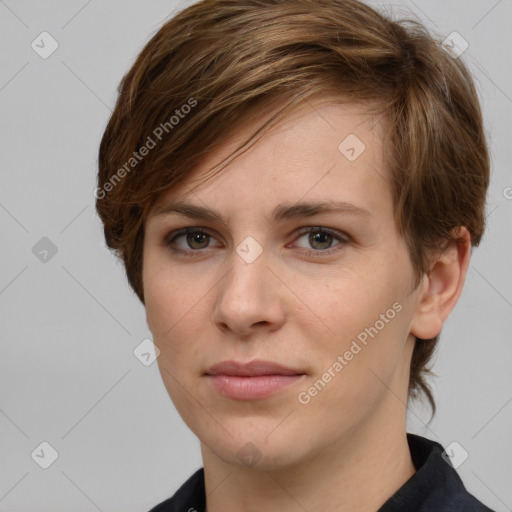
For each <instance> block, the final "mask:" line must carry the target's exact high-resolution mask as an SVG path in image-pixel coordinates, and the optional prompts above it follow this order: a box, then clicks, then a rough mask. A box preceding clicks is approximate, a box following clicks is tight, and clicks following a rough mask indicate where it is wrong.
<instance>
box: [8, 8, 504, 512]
mask: <svg viewBox="0 0 512 512" xmlns="http://www.w3.org/2000/svg"><path fill="white" fill-rule="evenodd" d="M189 3H191V2H181V3H180V4H179V5H178V3H177V2H173V1H170V0H168V1H162V0H153V1H151V2H144V1H142V0H137V1H135V0H131V1H126V0H125V1H121V0H108V1H102V2H100V1H99V0H90V1H85V0H73V1H66V2H64V1H50V0H47V1H36V0H6V1H0V40H1V58H2V65H1V69H0V108H1V116H0V124H1V134H2V135H1V139H0V140H1V142H0V143H1V149H2V151H1V177H2V187H1V188H0V223H1V234H2V250H1V251H0V312H1V317H0V336H1V338H0V339H1V344H0V349H1V353H0V367H1V368H0V511H2V512H28V511H30V512H50V511H51V512H59V511H67V512H70V511H71V512H73V511H77V512H86V511H97V510H100V511H112V512H121V511H123V512H144V511H147V510H148V509H149V508H150V507H151V506H153V505H155V504H156V503H158V502H159V501H161V500H163V499H164V498H166V497H168V496H169V495H170V494H172V493H173V492H174V491H175V490H176V489H177V487H178V486H179V485H180V484H181V483H182V482H183V481H184V480H185V479H186V478H188V476H189V475H190V474H191V473H192V472H193V471H194V470H195V469H197V468H198V467H200V466H201V458H200V452H199V446H198V442H197V440H196V438H195V437H194V436H193V435H192V434H191V433H190V432H189V431H188V429H187V428H186V427H185V425H184V424H183V422H182V421H181V419H180V417H179V416H178V414H177V413H176V412H175V410H174V407H173V405H172V403H171V401H170V399H169V398H168V396H167V394H166V392H165V389H164V387H163V385H162V383H161V380H160V376H159V374H158V370H157V365H156V363H155V364H153V365H151V366H148V367H146V366H144V365H143V364H141V362H140V361H139V360H138V359H136V358H135V357H134V355H133V350H134V349H135V347H137V345H138V344H139V343H140V342H141V341H142V340H143V339H144V338H150V337H151V334H150V332H149V330H148V328H147V326H146V322H145V315H144V309H143V307H142V306H141V304H139V302H138V300H137V299H136V297H135V295H134V294H133V293H132V292H131V291H130V290H129V288H128V285H127V283H126V280H125V277H124V271H123V268H122V266H121V264H120V263H118V262H116V260H115V258H114V257H113V256H112V255H111V254H110V253H109V252H108V251H107V250H106V249H105V247H104V242H103V238H102V230H101V226H100V222H99V220H98V219H97V217H96V215H95V212H94V196H93V190H94V188H95V180H96V178H95V172H96V164H97V151H98V145H99V142H100V138H101V135H102V133H103V130H104V128H105V125H106V122H107V120H108V117H109V114H110V110H111V108H112V107H113V105H114V101H115V98H116V87H117V85H118V82H119V80H120V79H121V77H122V76H123V74H124V73H125V72H126V71H127V70H128V67H129V66H130V65H131V63H132V62H133V59H134V58H135V56H136V55H137V53H138V52H139V51H140V50H141V49H142V47H143V45H144V44H145V42H146V41H147V40H148V39H149V37H150V36H151V35H152V34H153V33H154V32H155V31H156V30H157V29H158V28H159V27H160V25H161V24H162V23H163V21H164V20H165V19H167V18H168V17H169V16H170V15H172V13H173V12H175V10H176V9H177V8H178V7H179V8H181V7H184V6H185V5H188V4H189ZM374 4H375V5H377V6H380V7H382V8H383V9H384V10H387V11H390V10H393V11H395V12H398V13H400V12H402V13H405V14H407V13H410V12H413V13H414V14H415V15H417V16H418V17H419V18H420V19H422V20H423V21H424V22H425V23H427V24H428V25H429V26H430V27H431V28H433V29H434V30H435V31H436V32H437V33H439V34H441V35H444V36H447V35H448V34H450V33H451V32H452V31H457V32H459V33H460V34H461V35H462V36H463V37H464V38H465V39H466V40H467V41H468V43H469V48H468V50H467V51H466V52H465V53H464V58H465V60H466V61H467V62H468V63H469V65H470V67H471V69H472V71H473V73H474V75H475V77H476V80H477V84H478V88H479V93H480V96H481V100H482V105H483V109H484V115H485V118H486V129H487V132H488V136H489V141H490V145H491V151H492V159H493V174H492V183H491V186H490V192H489V201H488V228H487V233H486V235H485V238H484V240H483V242H482V245H481V247H480V248H478V249H476V251H475V252H474V254H473V258H472V263H471V267H470V270H469V275H468V277H467V282H466V287H465V290H464V292H463V295H462V298H461V300H460V302H459V304H458V306H457V308H456V309H455V311H454V313H453V314H452V316H451V317H450V319H449V320H448V322H447V324H446V326H445V329H444V331H443V334H442V340H441V344H440V347H439V352H438V357H437V362H436V365H435V371H436V372H437V374H438V375H439V377H438V378H437V379H436V380H435V381H434V390H435V395H436V398H437V402H438V407H439V409H438V414H437V416H436V418H435V419H434V421H432V423H430V424H429V425H428V426H427V425H426V424H425V423H426V421H428V418H429V414H428V410H427V409H425V408H422V407H420V406H419V405H415V406H414V407H411V408H410V411H409V418H408V430H409V431H410V432H415V433H418V434H421V435H424V436H426V437H430V438H432V439H435V440H437V441H439V442H441V443H442V444H443V445H444V446H447V445H448V444H449V443H451V442H452V441H457V442H458V443H460V445H461V446H463V447H464V448H465V450H466V451H467V452H468V453H469V457H468V459H467V460H466V461H465V462H464V463H463V464H462V465H461V466H460V467H459V468H458V471H459V474H460V475H461V477H462V479H463V481H464V483H465V485H466V487H467V488H468V489H469V490H470V492H472V493H473V494H475V495H476V496H477V497H478V498H479V499H481V500H482V501H484V502H485V503H486V504H487V505H489V506H491V507H492V508H494V509H496V510H497V511H505V510H512V508H511V507H512V486H511V485H510V484H511V481H512V456H511V455H512V437H511V432H512V428H511V427H512V372H511V371H510V367H511V363H512V344H511V343H510V332H511V328H512V315H511V312H512V286H511V285H512V279H511V274H512V270H511V265H510V261H512V243H511V237H510V220H511V214H512V199H510V197H512V188H510V187H512V175H511V173H510V161H511V157H512V155H511V148H512V144H511V143H510V132H511V113H512V99H511V97H512V66H511V48H512V35H511V30H510V23H511V21H512V2H511V1H510V0H498V1H489V0H472V1H464V2H463V1H460V0H459V1H455V0H451V1H447V0H442V1H440V0H429V1H422V2H419V1H416V2H412V1H403V2H402V3H397V2H380V3H377V2H374ZM43 31H47V32H49V33H50V34H51V35H52V36H53V38H55V40H56V41H57V42H58V44H59V47H58V49H57V50H56V51H55V53H53V54H52V55H51V56H50V57H49V58H47V59H42V58H41V57H40V56H39V55H38V54H37V53H36V52H35V51H34V50H33V49H32V48H31V42H32V41H33V40H34V39H35V38H36V37H37V36H38V35H39V34H40V33H41V32H43ZM507 187H508V188H507ZM507 197H508V198H507ZM42 237H47V238H49V239H50V240H51V241H52V243H53V244H54V245H55V246H56V248H57V252H56V254H55V255H53V256H51V253H49V254H48V256H47V261H46V262H42V261H40V259H38V258H37V257H36V255H35V254H34V253H33V252H32V250H33V247H34V246H35V245H36V244H37V243H38V241H39V240H40V239H41V238H42ZM39 243H43V244H44V242H39ZM36 248H39V250H41V248H40V247H39V246H36ZM36 252H37V251H36ZM43 441H46V442H48V443H50V445H51V446H53V447H54V449H55V450H56V451H57V452H58V454H59V456H58V458H57V460H56V461H55V462H54V463H53V464H52V465H51V466H50V467H49V468H48V469H42V468H41V467H39V465H38V464H36V462H35V461H34V460H33V458H32V457H31V453H32V452H33V451H34V449H36V447H38V446H39V445H40V443H41V442H43ZM43 453H45V452H43ZM45 456H48V451H47V452H46V453H45Z"/></svg>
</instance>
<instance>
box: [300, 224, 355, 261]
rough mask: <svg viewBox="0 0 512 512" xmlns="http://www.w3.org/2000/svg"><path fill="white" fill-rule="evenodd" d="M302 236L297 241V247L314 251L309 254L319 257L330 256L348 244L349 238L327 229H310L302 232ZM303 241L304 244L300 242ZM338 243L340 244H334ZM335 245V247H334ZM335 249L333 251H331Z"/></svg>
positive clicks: (314, 227) (315, 227)
mask: <svg viewBox="0 0 512 512" xmlns="http://www.w3.org/2000/svg"><path fill="white" fill-rule="evenodd" d="M299 234H300V236H299V238H297V240H296V245H297V246H298V247H301V248H304V249H311V248H312V249H314V250H313V251H311V250H310V251H308V254H313V255H318V253H327V254H330V253H331V252H334V251H335V250H338V249H335V248H336V247H338V246H339V245H344V244H346V243H348V237H347V236H343V235H342V234H340V233H335V232H333V231H331V230H330V229H327V228H322V227H317V226H313V227H308V228H304V229H302V230H301V231H300V233H299ZM301 240H303V241H302V242H300V241H301ZM336 241H338V243H334V242H336ZM333 244H334V245H333ZM331 249H333V250H331Z"/></svg>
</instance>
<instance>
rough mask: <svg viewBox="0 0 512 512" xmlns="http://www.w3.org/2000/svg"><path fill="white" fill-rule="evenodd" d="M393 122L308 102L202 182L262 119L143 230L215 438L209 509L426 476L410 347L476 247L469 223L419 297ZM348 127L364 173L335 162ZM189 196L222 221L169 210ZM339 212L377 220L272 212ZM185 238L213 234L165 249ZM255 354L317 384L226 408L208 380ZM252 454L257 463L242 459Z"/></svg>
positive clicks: (169, 340) (371, 492) (150, 317)
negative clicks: (360, 339) (415, 442)
mask: <svg viewBox="0 0 512 512" xmlns="http://www.w3.org/2000/svg"><path fill="white" fill-rule="evenodd" d="M263 120H264V117H262V118H261V119H260V121H261V122H262V121H263ZM381 123H382V121H381V120H379V119H376V118H373V117H371V116H370V115H368V114H367V113H366V112H365V110H364V109H362V107H361V106H356V105H354V104H347V103H345V104H341V103H339V104H336V103H333V102H330V103H327V102H325V103H316V104H314V105H313V104H311V103H309V104H307V105H303V106H301V107H299V108H297V109H296V110H295V111H294V113H293V115H290V116H289V117H287V118H286V119H285V120H284V121H283V122H282V123H280V124H279V125H278V126H277V127H275V128H273V129H272V130H271V131H270V132H268V133H267V134H266V135H264V137H263V138H262V139H260V140H259V141H258V142H257V143H256V144H255V145H254V146H252V147H251V148H250V149H249V150H247V151H246V152H244V153H243V154H242V155H240V156H239V157H237V158H236V159H235V160H234V161H233V162H231V163H230V164H229V166H227V167H226V168H225V169H224V170H223V171H222V172H221V173H220V174H218V175H216V176H214V177H213V178H211V179H209V180H207V181H205V182H203V183H202V184H200V185H199V186H198V183H200V180H201V177H202V176H203V175H204V173H205V171H207V170H208V169H209V168H211V167H213V166H214V165H216V164H217V163H218V162H220V161H221V160H222V159H223V158H224V157H226V156H227V155H229V154H230V153H231V151H233V150H234V149H235V148H236V147H238V145H239V144H240V142H242V141H243V140H245V139H246V137H247V136H248V135H249V134H250V133H252V132H253V131H254V130H255V128H256V126H257V125H258V123H257V122H255V121H254V120H253V121H252V122H251V124H250V125H243V126H242V127H240V129H238V130H237V131H236V133H235V135H234V136H233V137H231V138H229V139H228V140H226V141H225V142H224V143H223V144H222V145H221V146H220V147H219V148H218V149H217V150H215V151H214V152H212V153H209V154H208V156H207V158H206V159H205V160H203V161H202V162H201V163H200V165H198V166H197V168H196V169H194V170H193V173H192V174H191V175H190V176H189V177H188V178H187V180H186V181H185V182H183V183H182V184H180V186H179V188H176V189H173V190H172V191H167V192H165V193H164V194H163V195H162V196H161V197H160V198H159V200H158V201H157V203H156V205H155V209H154V211H153V213H152V214H151V215H150V216H149V217H148V219H147V222H146V231H145V240H144V254H143V257H144V264H143V283H144V295H145V306H146V312H147V322H148V326H149V328H150V329H151V331H152V334H153V337H154V342H155V344H156V345H157V346H158V348H159V350H160V356H159V358H158V364H159V368H160V372H161V375H162V378H163V381H164V384H165V386H166V389H167V391H168V393H169V395H170V397H171V399H172V401H173V403H174V404H175V406H176V408H177V410H178V412H179V413H180V415H181V416H182V418H183V419H184V421H185V422H186V424H187V425H188V426H189V428H190V429H191V430H192V431H193V432H194V433H195V434H196V435H197V437H198V438H199V440H200V442H201V451H202V456H203V462H204V468H205V478H206V494H207V496H208V497H207V509H208V511H209V512H221V511H226V510H243V511H261V510H265V511H270V512H272V511H281V512H282V511H285V512H291V511H303V510H308V511H319V510H322V511H324V512H330V511H338V512H339V511H349V510H350V511H353V510H358V511H375V510H377V509H378V508H379V507H380V506H381V505H382V504H383V503H384V502H385V501H386V500H387V499H388V498H389V497H390V496H391V495H392V494H393V493H394V492H396V491H397V490H398V489H399V488H400V487H401V486H402V485H403V484H404V483H405V482H406V481H407V480H408V479H409V478H410V477H411V476H412V475H413V474H414V472H415V468H414V466H413V464H412V460H411V457H410V453H409V449H408V445H407V440H406V426H405V425H406V404H407V398H408V397H407V386H408V379H409V367H410V361H411V356H412V351H413V348H414V343H415V338H414V336H417V337H419V338H421V339H428V338H431V337H434V336H436V335H437V334H439V332H440V330H441V328H442V325H443V323H444V321H445V319H446V317H447V316H448V314H449V313H450V311H451V310H452V308H453V306H454V305H455V303H456V302H457V300H458V297H459V295H460V292H461V289H462V286H463V283H464V278H465V274H466V270H467V266H468V263H469V257H470V243H469V234H468V233H467V230H465V228H461V229H460V230H459V234H461V235H462V236H463V237H464V239H465V242H464V243H462V244H447V246H446V250H445V252H444V253H443V254H440V255H438V256H437V257H436V259H435V260H433V263H432V270H431V272H430V273H429V275H427V276H424V278H423V279H422V281H421V283H420V285H419V286H418V287H417V288H416V289H413V283H414V273H413V267H412V264H411V261H410V259H409V254H408V251H407V247H406V245H405V241H404V240H403V238H402V237H401V236H400V235H399V233H398V231H397V228H396V226H395V224H394V221H393V204H392V196H391V191H390V187H389V183H388V179H389V178H388V170H387V169H385V168H384V166H383V163H382V162H383V151H385V144H384V141H383V136H382V133H383V129H382V128H383V126H382V124H381ZM351 133H353V134H356V136H357V137H358V138H359V139H360V140H361V141H363V142H364V144H365V146H366V149H365V150H364V152H362V153H361V154H360V156H359V157H358V158H357V159H356V160H355V161H352V162H351V161H349V160H348V159H347V158H346V157H345V156H344V155H343V154H342V153H341V152H340V151H339V150H338V146H339V144H340V142H341V141H343V140H344V139H345V138H346V137H347V135H349V134H351ZM177 199H179V200H181V201H186V202H187V203H191V204H193V205H197V206H202V207H208V208H210V209H213V210H215V211H217V212H218V213H219V214H220V215H222V217H223V218H224V219H225V220H226V223H224V222H222V221H219V220H204V219H197V218H189V217H187V216H184V215H181V214H177V213H161V214H159V215H156V211H157V209H158V208H160V207H163V206H165V205H168V204H170V202H172V201H176V200H177ZM329 200H332V201H345V202H348V203H352V204H354V205H357V206H359V207H362V208H364V209H366V210H368V212H369V214H368V215H359V214H355V213H351V212H338V213H321V214H317V215H315V216H312V217H304V216H302V217H294V218H287V219H283V220H279V221H277V222H274V221H272V219H271V217H270V216H271V213H272V211H273V209H274V208H275V207H276V206H277V205H280V204H282V203H286V204H290V205H293V204H295V203H297V202H299V201H301V202H305V201H308V202H325V201H329ZM189 226H192V227H202V228H204V230H205V231H206V232H207V234H209V235H211V236H210V237H208V236H206V237H204V238H201V236H200V235H199V237H198V238H197V236H196V238H195V239H194V237H193V236H192V237H189V242H191V243H192V246H191V245H189V243H187V236H186V235H184V236H181V237H179V238H177V239H175V240H174V242H173V243H171V245H166V243H165V240H166V238H167V239H168V240H169V239H170V238H172V237H169V235H170V234H172V233H174V232H175V231H176V230H178V229H181V228H184V227H189ZM308 226H309V227H311V226H313V227H317V228H318V227H324V228H330V229H331V230H332V231H333V232H334V235H335V236H333V237H330V236H329V235H326V236H325V237H324V238H322V236H321V235H319V234H318V233H317V231H314V230H313V233H317V235H316V237H317V238H316V239H315V238H314V239H313V242H311V240H310V239H309V238H308V236H309V235H308V233H306V234H303V233H300V232H298V231H299V230H300V229H301V228H304V227H308ZM248 236H251V237H253V238H254V239H255V240H256V241H257V242H258V244H259V245H260V246H261V247H262V249H263V251H262V253H261V254H260V255H259V256H258V257H257V258H256V259H255V261H253V262H252V263H247V262H246V261H245V260H244V259H243V258H242V257H241V256H240V255H239V254H238V253H237V251H236V248H237V246H239V245H240V244H241V242H242V241H243V240H244V239H245V238H246V237H248ZM318 237H320V242H318ZM336 237H339V238H336ZM190 239H191V240H190ZM326 247H327V249H326ZM251 250H252V249H251ZM326 251H330V253H326ZM322 252H323V254H322ZM187 255H188V256H187ZM396 303H399V305H400V306H401V309H400V312H397V313H396V315H394V318H393V319H391V320H389V321H388V322H386V323H385V326H384V327H383V328H381V329H380V330H379V331H378V334H377V335H375V336H374V337H373V338H368V343H367V345H366V346H363V345H362V344H361V343H359V345H360V346H361V347H362V348H361V350H360V351H359V352H358V353H357V355H354V357H353V358H352V359H351V360H350V361H347V364H346V365H345V366H344V367H343V369H342V371H339V372H337V373H336V372H334V375H335V376H334V377H332V378H331V379H330V381H329V382H328V383H327V384H326V386H325V387H324V388H323V389H322V390H321V391H320V392H318V393H317V394H316V395H315V396H313V397H311V399H310V401H309V402H308V403H307V404H303V403H300V402H299V400H298V394H299V393H300V392H303V391H304V390H306V391H307V390H308V389H309V388H310V387H311V386H312V385H313V384H314V383H315V381H318V379H321V378H322V375H324V374H325V373H326V372H327V371H328V369H329V368H332V367H333V363H334V362H335V361H336V360H337V357H338V356H339V355H343V354H344V353H345V352H346V351H347V350H349V349H350V347H351V344H352V342H353V340H355V339H357V335H358V334H360V333H361V332H362V331H364V329H365V328H366V327H369V326H374V325H375V324H376V321H377V320H379V319H380V318H382V317H381V315H382V314H386V311H388V310H389V309H390V308H392V305H393V304H396ZM379 325H380V324H379ZM418 342H420V341H418ZM254 359H264V360H269V361H274V362H277V363H280V364H283V365H285V366H288V367H292V368H294V369H297V370H300V371H301V372H302V373H304V374H305V375H303V376H302V377H301V378H300V379H299V380H298V381H297V382H296V383H295V384H293V385H292V386H291V387H289V388H287V389H284V390H282V391H280V392H278V393H277V394H275V395H273V396H271V397H268V398H265V399H261V400H255V401H237V400H232V399H229V398H226V397H222V396H220V395H219V394H217V393H216V392H215V391H214V390H213V389H212V387H211V385H210V383H209V380H208V378H207V377H205V375H204V374H205V371H206V370H207V368H209V367H210V366H211V365H213V364H214V363H218V362H220V361H224V360H238V361H243V362H247V361H252V360H254ZM331 373H332V370H331ZM247 443H252V444H250V445H249V446H247ZM244 447H245V448H244ZM241 449H243V450H245V452H244V451H242V453H246V452H247V450H249V452H250V453H251V454H252V455H254V458H253V462H251V463H248V462H247V460H244V459H241V458H240V457H238V456H237V454H239V453H240V450H241ZM256 459H258V460H256ZM255 460H256V462H255V463H254V461H255ZM190 506H191V507H193V506H194V504H191V505H190Z"/></svg>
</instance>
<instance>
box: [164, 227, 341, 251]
mask: <svg viewBox="0 0 512 512" xmlns="http://www.w3.org/2000/svg"><path fill="white" fill-rule="evenodd" d="M192 233H194V234H200V235H206V236H209V237H212V238H215V237H214V236H213V235H212V234H210V233H209V232H208V231H206V230H205V229H204V228H202V227H188V228H183V229H180V230H178V231H173V232H172V233H170V234H169V235H168V236H167V237H166V238H165V240H164V244H165V245H166V246H168V247H170V248H171V249H172V250H173V251H174V252H177V253H181V254H184V255H187V256H191V257H194V256H197V255H199V253H201V252H203V251H204V250H206V249H208V247H205V248H204V249H191V248H189V249H188V250H184V249H177V248H175V247H173V245H174V243H175V241H176V240H177V239H178V238H179V237H181V236H186V235H189V234H192ZM310 233H321V234H326V235H330V236H332V237H333V239H334V240H337V241H338V242H339V243H338V244H336V245H334V246H332V247H330V248H328V249H324V250H321V249H310V250H306V251H305V252H303V254H304V255H305V256H308V257H317V256H328V255H331V254H333V253H334V252H337V251H339V250H341V249H340V246H343V245H345V244H347V243H348V242H349V236H348V235H344V234H341V233H338V232H336V231H333V230H331V229H329V228H325V227H320V226H308V227H304V228H301V229H299V230H298V237H297V239H298V238H301V237H302V236H304V235H307V234H310Z"/></svg>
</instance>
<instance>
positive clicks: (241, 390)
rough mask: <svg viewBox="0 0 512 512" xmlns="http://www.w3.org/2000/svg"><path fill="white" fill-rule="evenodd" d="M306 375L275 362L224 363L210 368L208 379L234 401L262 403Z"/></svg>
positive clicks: (219, 392)
mask: <svg viewBox="0 0 512 512" xmlns="http://www.w3.org/2000/svg"><path fill="white" fill-rule="evenodd" d="M305 375H306V374H305V373H304V372H303V371H301V370H297V369H294V368H289V367H286V366H283V365H280V364H277V363H274V362H271V361H260V360H257V361H251V362H250V363H245V364H244V363H239V362H237V361H223V362H221V363H218V364H215V365H213V366H212V367H210V368H209V369H208V370H207V371H206V373H205V376H206V377H207V378H208V380H209V382H210V384H211V386H212V388H213V389H214V391H216V392H217V393H218V394H219V395H221V396H223V397H227V398H231V399H233V400H260V399H263V398H267V397H269V396H271V395H274V394H276V393H278V392H279V391H282V390H284V389H286V388H288V387H290V386H292V385H293V384H295V383H296V382H297V381H299V380H301V379H302V378H303V377H304V376H305Z"/></svg>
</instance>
